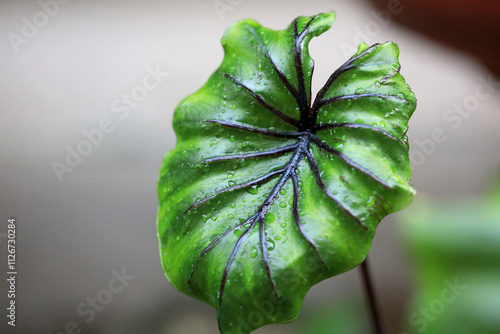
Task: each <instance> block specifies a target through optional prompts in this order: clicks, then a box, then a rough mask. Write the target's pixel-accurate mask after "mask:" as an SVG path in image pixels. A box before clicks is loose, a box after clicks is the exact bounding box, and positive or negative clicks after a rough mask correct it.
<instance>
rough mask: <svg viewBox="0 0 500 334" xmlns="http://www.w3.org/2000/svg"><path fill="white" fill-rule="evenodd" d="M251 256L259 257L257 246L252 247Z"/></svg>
mask: <svg viewBox="0 0 500 334" xmlns="http://www.w3.org/2000/svg"><path fill="white" fill-rule="evenodd" d="M250 256H251V257H252V258H255V257H257V248H255V246H253V247H252V250H251V251H250Z"/></svg>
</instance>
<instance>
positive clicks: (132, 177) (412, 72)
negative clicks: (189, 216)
mask: <svg viewBox="0 0 500 334" xmlns="http://www.w3.org/2000/svg"><path fill="white" fill-rule="evenodd" d="M332 9H333V10H336V12H337V20H336V22H335V23H334V25H333V27H332V29H331V30H330V31H328V32H326V33H325V34H323V35H322V36H321V37H319V38H315V39H313V41H312V42H311V45H310V51H311V55H312V57H313V59H314V60H315V61H316V68H315V77H314V81H313V85H314V87H313V90H314V88H315V90H318V87H320V86H321V85H322V84H323V83H324V82H325V81H326V79H327V78H328V76H329V75H330V74H331V73H332V72H333V71H334V70H335V69H336V68H337V67H339V66H340V65H341V64H343V63H344V62H345V61H346V60H347V59H348V58H349V57H350V56H351V55H352V54H354V53H355V51H356V49H357V45H358V43H360V42H366V43H367V44H372V43H375V42H385V41H388V40H391V41H395V42H396V43H398V45H399V47H400V50H401V55H400V62H401V64H402V70H401V73H402V74H403V76H404V77H405V78H406V81H407V82H408V83H409V84H410V85H411V87H412V89H413V91H414V92H415V95H416V97H417V99H418V107H417V111H416V112H415V114H414V116H413V117H412V119H411V121H410V130H409V132H408V136H409V138H410V145H411V151H410V154H411V155H410V157H411V159H412V168H413V177H412V181H411V183H412V184H413V185H414V186H415V187H416V189H417V191H418V195H417V197H416V199H415V201H414V203H413V204H412V206H411V207H410V208H409V209H408V210H407V211H403V212H400V213H397V214H393V215H391V216H389V217H387V218H386V219H384V221H383V222H382V223H381V224H380V226H379V228H378V230H377V235H376V237H375V239H374V242H373V246H372V250H371V252H370V256H369V257H370V267H371V271H372V275H373V278H374V284H375V288H376V293H377V295H378V297H379V303H380V308H381V310H380V312H381V314H382V322H383V325H384V327H385V328H386V329H387V333H398V334H403V333H417V332H418V333H420V332H424V331H426V333H431V330H432V326H433V325H435V326H438V325H439V326H441V325H440V324H441V320H440V319H447V318H448V317H452V319H453V314H454V313H453V312H455V311H456V309H459V307H458V306H459V305H460V298H461V297H460V296H459V295H458V294H455V295H454V296H455V297H456V298H455V299H456V300H457V303H453V302H450V303H448V302H447V301H445V302H443V301H442V298H441V297H440V296H441V295H442V291H444V289H447V288H448V289H452V288H449V285H450V284H451V285H453V284H455V281H456V280H458V282H460V284H462V285H466V286H468V288H467V289H466V290H465V291H463V292H462V290H460V289H459V288H457V287H455V290H457V289H458V290H457V291H458V292H460V294H463V295H468V297H467V298H472V299H474V298H475V297H477V296H479V294H480V295H481V296H482V297H481V298H483V299H481V301H480V302H478V303H479V304H480V305H482V306H483V308H474V307H472V306H469V307H472V308H474V310H475V311H474V312H472V313H467V312H468V311H469V310H468V309H465V311H464V310H461V309H460V310H461V311H460V310H458V311H456V312H458V313H456V314H462V315H463V314H469V315H470V314H472V315H470V317H469V318H471V319H472V320H471V321H483V322H484V323H486V324H487V325H485V326H486V327H484V329H483V330H481V331H479V332H471V331H467V330H465V331H464V329H463V328H465V327H462V331H461V332H460V331H457V330H449V332H453V333H464V334H465V333H480V334H485V333H490V332H489V331H488V330H489V329H492V328H493V329H494V328H496V329H498V328H499V327H500V324H499V323H498V322H495V320H492V319H498V318H500V305H498V302H497V303H496V304H495V303H494V300H495V299H492V298H493V296H497V297H498V288H496V290H495V289H494V288H492V289H488V288H487V287H488V286H490V287H495V286H497V287H498V286H500V279H497V280H496V279H495V277H497V278H498V277H500V275H496V274H498V263H500V257H499V254H500V252H499V250H498V246H496V247H497V248H495V245H498V244H500V241H499V240H500V237H499V232H498V227H496V226H498V225H499V224H500V214H499V212H498V211H495V210H494V208H495V207H496V206H497V204H498V200H500V196H496V197H495V196H493V195H485V194H487V193H488V191H490V189H492V188H494V186H493V180H495V179H496V177H497V175H499V174H500V153H499V148H500V145H499V142H500V131H498V124H500V113H499V110H500V78H499V77H498V75H499V73H500V71H499V67H498V61H497V58H498V52H499V51H500V50H499V48H500V44H499V43H498V42H499V41H500V21H499V20H498V17H500V6H499V3H498V1H493V0H491V1H488V0H482V1H480V0H476V1H466V0H461V1H456V0H455V1H453V2H452V1H440V2H437V1H423V0H422V1H411V0H371V1H369V0H366V1H362V0H360V1H340V0H314V1H313V0H311V1H307V2H306V1H290V0H289V1H285V0H275V1H263V0H259V1H255V0H254V1H250V0H187V1H166V0H165V1H159V0H158V1H156V0H145V1H141V2H137V1H125V0H124V1H116V0H103V1H91V0H89V1H77V0H74V1H70V0H41V1H27V0H26V1H14V0H3V1H2V2H1V3H0V35H1V36H2V38H1V39H0V156H1V160H0V219H1V220H2V221H1V224H0V254H1V257H0V268H1V270H2V272H4V273H5V274H4V275H2V277H4V276H6V273H7V271H8V270H7V220H8V218H9V217H15V218H16V220H17V236H16V242H17V243H16V247H17V248H16V252H17V253H16V256H17V258H16V261H17V271H18V275H17V282H16V305H17V309H16V311H17V314H16V316H17V317H16V327H12V326H8V325H7V320H8V319H6V317H5V315H4V314H2V317H1V319H2V321H1V322H0V332H1V333H53V334H56V333H57V334H59V333H97V334H100V333H125V334H128V333H155V334H156V333H158V334H159V333H168V334H178V333H179V334H180V333H199V334H212V333H218V330H217V324H216V316H215V311H214V310H213V309H212V308H211V307H209V306H207V305H205V304H202V303H201V302H198V301H196V300H194V299H191V298H189V297H186V296H184V295H182V294H181V293H179V292H177V291H176V290H175V289H174V288H173V287H172V286H171V285H170V284H169V282H168V281H167V279H166V278H165V276H164V274H163V272H162V268H161V265H160V260H159V253H158V242H157V239H156V226H155V220H156V211H157V204H158V202H157V198H156V180H157V177H158V173H159V169H160V165H161V161H162V157H163V155H164V154H165V153H166V152H167V151H169V150H170V149H172V148H173V147H174V146H175V134H174V132H173V130H172V126H171V121H172V116H173V111H174V109H175V107H176V105H177V104H178V103H179V102H180V100H181V99H182V98H183V97H185V96H187V95H189V94H191V93H193V92H194V91H196V90H197V89H198V88H199V87H201V85H203V83H204V82H205V81H206V80H207V78H208V77H209V76H210V74H211V73H212V72H213V71H214V70H215V69H216V68H217V67H218V66H219V64H220V63H221V61H222V57H223V52H222V47H221V46H220V42H219V41H220V38H221V36H222V34H223V33H224V31H225V29H226V28H227V27H228V26H229V25H230V24H231V23H233V22H235V21H237V20H239V19H243V18H253V19H255V20H257V21H258V22H260V23H261V24H263V25H264V26H267V27H271V28H274V29H284V28H285V27H286V26H287V25H288V24H289V23H290V22H291V21H292V20H293V19H294V18H295V17H297V16H300V15H314V14H317V13H320V12H327V11H330V10H332ZM78 152H80V153H81V154H79V153H78ZM499 193H500V192H499ZM486 198H487V199H488V200H486ZM443 203H447V204H446V205H444V204H443ZM450 203H455V204H453V205H452V204H450ZM456 203H458V204H456ZM485 203H486V204H485ZM492 208H493V209H492ZM460 209H463V210H465V211H464V213H463V214H461V213H460V212H461V211H459V210H460ZM490 211H491V212H490ZM423 212H424V213H425V214H423ZM449 214H454V216H450V215H449ZM480 217H482V218H480ZM459 220H463V222H462V223H460V224H458V223H457V221H459ZM447 221H448V222H449V224H448V225H444V224H446V222H447ZM483 221H484V224H482V223H481V222H483ZM495 223H499V224H495ZM440 224H443V225H440ZM481 224H482V225H481ZM456 225H460V226H463V229H461V231H462V232H461V233H462V234H459V233H457V234H456V235H455V234H454V232H453V231H455V227H456ZM436 226H441V233H439V231H434V230H433V228H435V227H436ZM442 226H447V229H445V231H444V233H443V227H442ZM476 226H483V227H482V228H481V231H483V232H484V233H473V232H474V231H476V230H477V229H476ZM411 231H414V233H412V232H411ZM450 234H452V235H454V238H452V240H451V241H450V240H449V236H450ZM426 235H436V240H435V244H434V245H436V244H437V245H441V244H451V246H450V247H451V248H450V247H449V248H446V249H448V250H449V249H451V250H461V251H462V252H461V253H460V254H461V255H459V256H457V257H454V255H453V254H457V253H454V252H452V251H450V252H451V254H452V255H450V253H446V254H447V257H443V258H442V260H440V258H439V254H438V253H439V251H436V252H433V253H432V254H431V255H429V252H425V249H427V248H426V247H431V246H432V245H430V243H426V241H425V240H426V238H425V236H426ZM419 236H420V238H419ZM422 236H423V237H422ZM459 236H461V237H459ZM440 238H442V239H440ZM474 238H475V239H474ZM481 238H485V240H486V241H485V242H482V240H483V239H481ZM495 238H497V239H495ZM470 240H473V241H474V240H475V242H472V241H470ZM495 240H496V241H498V242H496V241H495ZM464 241H467V242H464ZM493 241H495V242H493ZM457 244H458V245H460V247H457V246H456V245H457ZM453 245H455V246H453ZM474 247H482V248H481V251H480V252H478V253H477V254H478V255H477V256H478V258H481V259H484V258H485V257H486V258H487V259H489V260H488V261H486V263H485V267H484V268H485V269H484V270H485V272H488V275H490V276H488V277H490V279H489V280H488V281H487V282H488V283H485V282H486V281H485V280H482V281H481V280H479V281H478V280H475V279H474V277H483V278H484V277H486V276H484V275H483V274H482V271H479V273H477V274H475V276H474V275H469V274H467V273H463V272H461V271H456V270H455V269H456V267H461V262H460V261H461V259H462V257H461V256H463V255H464V254H470V253H474V252H473V251H472V249H473V248H474ZM422 249H423V250H424V251H422ZM429 249H432V248H429ZM437 249H438V250H442V248H439V247H438V248H437ZM443 249H444V247H443ZM469 250H470V252H469ZM436 254H437V255H436ZM450 256H451V257H452V259H453V261H451V260H450ZM429 258H432V259H433V261H434V262H433V263H434V265H433V266H432V265H430V264H429V265H427V263H428V262H426V261H427V260H429ZM426 259H427V260H426ZM441 261H442V262H441ZM450 261H451V262H453V263H454V264H455V266H450V267H445V266H441V264H442V263H450ZM464 261H465V260H464ZM467 263H469V264H471V263H472V264H474V263H476V261H475V260H474V258H472V259H469V261H468V262H467ZM495 266H497V267H496V269H492V268H495ZM429 268H431V269H432V268H435V270H434V271H433V270H431V269H429ZM443 268H445V269H443ZM474 268H475V270H476V269H478V266H474ZM426 270H427V271H428V272H431V273H430V274H428V275H426V274H425V272H426ZM438 271H439V275H438V274H437V273H436V272H438ZM492 273H495V275H496V276H495V275H492ZM429 277H431V278H432V279H431V278H429ZM467 280H469V281H467ZM118 282H120V283H118ZM462 282H467V283H462ZM488 284H490V285H488ZM7 291H8V285H7V282H6V280H5V279H2V281H1V282H0V295H2V298H1V299H0V304H1V305H0V309H2V310H4V311H2V312H6V311H5V310H6V307H7V303H8V300H7V298H5V297H4V296H5V295H6V294H7ZM432 291H434V292H435V294H434V295H433V292H432ZM447 291H448V290H447ZM495 291H496V292H495ZM455 292H456V291H455ZM458 292H457V293H458ZM495 293H497V295H495ZM363 296H364V295H363V286H362V285H361V280H360V273H359V271H358V270H357V269H355V270H352V271H351V272H348V273H346V274H343V275H340V276H338V277H335V278H332V279H329V280H326V281H324V282H322V283H320V284H318V285H317V286H314V287H313V288H312V289H311V290H310V292H309V293H308V295H307V297H306V299H305V301H304V304H303V308H302V313H301V315H300V316H299V318H298V320H297V321H295V322H293V323H291V324H288V325H272V326H267V327H264V328H261V329H259V330H257V331H256V332H255V333H259V334H265V333H278V334H280V333H297V334H298V333H325V334H326V333H334V330H336V331H338V332H339V333H366V332H368V331H366V330H363V329H360V328H363V326H365V325H366V321H367V320H366V319H367V315H366V314H367V309H366V307H365V304H364V299H363V298H364V297H363ZM436 296H437V297H436ZM440 298H441V299H440ZM467 298H465V297H464V298H463V301H466V300H467V301H470V300H471V299H467ZM450 299H451V297H450V298H448V299H447V300H450ZM492 300H493V301H492ZM496 300H500V297H499V298H498V299H496ZM439 301H441V302H439ZM489 302H492V304H491V303H490V304H488V303H489ZM479 304H478V305H479ZM92 305H94V306H92ZM457 305H458V306H457ZM468 305H471V304H468ZM472 305H474V304H472ZM427 307H430V308H431V309H430V311H429V312H430V315H429V316H426V315H425V314H423V313H422V311H421V310H422V308H424V309H425V308H427ZM480 310H483V311H480ZM484 310H489V313H488V312H486V311H484ZM460 312H465V313H460ZM415 314H417V315H416V316H415ZM463 318H467V317H463V316H462V317H461V319H463ZM497 321H498V320H497ZM443 322H444V320H443ZM452 322H453V321H452ZM424 325H425V326H424ZM442 326H446V324H444V325H442ZM424 327H425V328H424ZM436 328H441V329H434V331H433V332H432V333H444V332H443V331H441V332H440V330H443V329H442V328H446V327H436ZM448 329H449V328H448ZM335 333H336V332H335ZM491 333H498V331H496V332H495V331H494V330H493V331H491Z"/></svg>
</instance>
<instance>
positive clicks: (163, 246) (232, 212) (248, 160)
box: [158, 12, 416, 333]
mask: <svg viewBox="0 0 500 334" xmlns="http://www.w3.org/2000/svg"><path fill="white" fill-rule="evenodd" d="M334 17H335V14H334V13H333V12H332V13H326V14H320V15H316V16H312V17H299V18H297V19H295V20H294V21H293V22H292V23H291V24H290V26H289V27H288V28H287V29H285V30H282V31H275V30H271V29H267V28H264V27H262V26H261V25H259V24H258V23H257V22H255V21H252V20H242V21H239V22H237V23H235V24H233V25H232V26H231V27H230V28H229V29H228V30H227V31H226V33H225V34H224V37H223V38H222V45H223V46H224V51H225V56H224V60H223V62H222V64H221V66H220V67H219V69H217V71H216V72H215V73H214V74H213V75H212V76H211V77H210V78H209V79H208V82H207V83H206V84H205V85H204V86H203V87H202V88H201V89H200V90H198V91H197V92H196V93H194V94H193V95H191V96H188V97H187V98H185V99H184V100H183V101H182V102H181V103H180V104H179V106H178V107H177V109H176V110H175V115H174V129H175V132H176V135H177V146H176V147H175V149H174V150H172V151H171V152H169V153H168V154H167V156H166V157H165V159H164V162H163V166H162V170H161V175H160V179H159V183H158V192H159V201H160V209H159V214H158V238H159V242H160V253H161V259H162V264H163V269H164V271H165V273H166V275H167V277H168V279H169V280H170V282H171V283H172V284H173V286H174V287H175V288H177V289H178V290H180V291H181V292H183V293H186V294H188V295H190V296H193V297H195V298H198V299H200V300H202V301H204V302H206V303H208V304H210V305H212V306H213V307H215V308H216V309H217V315H218V321H219V328H220V330H221V332H222V333H248V332H250V331H251V330H253V329H256V328H258V327H261V326H263V325H265V324H269V323H285V322H290V321H292V320H293V319H295V318H296V317H297V315H298V313H299V310H300V306H301V303H302V300H303V298H304V296H305V294H306V292H307V291H308V290H309V288H310V287H311V286H312V285H314V284H316V283H318V282H320V281H321V280H323V279H325V278H328V277H331V276H334V275H337V274H340V273H343V272H345V271H347V270H350V269H352V268H354V267H356V266H357V265H358V264H360V263H361V262H362V261H363V260H364V258H365V256H366V255H367V253H368V250H369V247H370V244H371V242H372V239H373V236H374V234H375V228H376V226H377V224H378V223H379V222H380V220H381V219H382V218H383V217H384V216H386V215H387V214H389V213H391V212H394V211H396V210H399V209H402V208H403V207H405V206H406V205H408V204H409V203H410V201H411V199H412V197H413V195H414V190H413V188H412V187H411V186H409V185H408V181H409V178H410V174H411V171H410V168H409V163H408V143H407V138H406V130H407V122H408V119H409V118H410V116H411V114H412V113H413V111H414V109H415V105H416V102H415V98H414V95H413V93H412V92H411V91H410V88H409V87H408V86H407V85H406V83H405V82H404V79H403V77H402V76H401V75H400V73H399V69H400V65H399V62H398V54H399V51H398V47H397V45H396V44H394V43H390V42H389V43H385V44H375V45H372V46H367V45H366V44H361V45H360V46H359V50H358V52H357V53H356V54H355V55H354V56H353V57H352V58H350V59H349V60H348V61H347V62H346V63H345V64H344V65H342V66H341V67H340V68H339V69H338V70H336V71H335V72H334V73H333V74H332V75H331V76H330V78H329V79H328V81H327V82H326V84H325V85H324V86H323V88H322V89H321V90H320V91H319V93H318V94H317V95H316V97H315V98H314V99H312V97H311V77H312V73H313V61H312V59H311V57H310V55H309V51H308V44H309V41H310V40H311V38H312V37H314V36H318V35H320V34H321V33H323V32H325V31H326V30H328V29H329V28H330V26H331V25H332V23H333V20H334Z"/></svg>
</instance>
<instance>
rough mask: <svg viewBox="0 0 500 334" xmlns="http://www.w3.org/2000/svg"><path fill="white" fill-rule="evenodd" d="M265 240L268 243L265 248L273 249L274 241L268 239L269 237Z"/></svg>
mask: <svg viewBox="0 0 500 334" xmlns="http://www.w3.org/2000/svg"><path fill="white" fill-rule="evenodd" d="M267 241H268V243H269V244H268V245H267V250H268V251H272V250H273V249H274V247H276V243H275V242H274V240H273V239H270V238H268V239H267Z"/></svg>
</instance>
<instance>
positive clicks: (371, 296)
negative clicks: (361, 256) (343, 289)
mask: <svg viewBox="0 0 500 334" xmlns="http://www.w3.org/2000/svg"><path fill="white" fill-rule="evenodd" d="M361 274H362V276H363V284H364V285H365V290H366V294H367V295H368V302H369V304H370V310H371V317H372V322H373V327H374V329H375V334H382V327H381V325H380V318H379V315H378V309H377V304H376V302H375V293H374V290H373V286H372V282H371V279H370V272H369V270H368V257H367V258H366V259H365V260H364V261H363V262H362V263H361Z"/></svg>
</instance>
